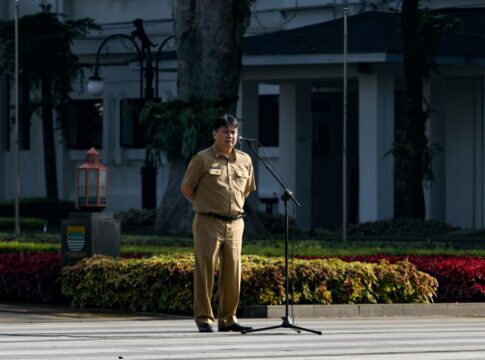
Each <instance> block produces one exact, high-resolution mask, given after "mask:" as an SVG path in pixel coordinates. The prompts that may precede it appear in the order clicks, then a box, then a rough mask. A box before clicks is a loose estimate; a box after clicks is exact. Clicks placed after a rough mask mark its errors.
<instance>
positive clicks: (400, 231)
mask: <svg viewBox="0 0 485 360" xmlns="http://www.w3.org/2000/svg"><path fill="white" fill-rule="evenodd" d="M453 230H456V228H455V227H452V226H450V225H448V224H445V223H442V222H439V221H434V220H426V221H422V220H417V219H405V218H399V219H389V220H380V221H373V222H366V223H361V224H349V226H348V229H347V232H348V234H349V235H352V236H366V237H367V236H377V237H383V236H386V237H393V236H396V235H397V236H407V237H411V236H421V237H423V236H424V237H432V236H436V235H444V234H447V233H449V232H451V231H453Z"/></svg>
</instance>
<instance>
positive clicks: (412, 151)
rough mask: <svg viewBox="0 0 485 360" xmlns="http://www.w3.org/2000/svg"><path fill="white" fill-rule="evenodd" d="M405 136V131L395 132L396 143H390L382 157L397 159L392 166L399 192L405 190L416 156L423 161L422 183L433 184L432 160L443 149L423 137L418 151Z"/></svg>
mask: <svg viewBox="0 0 485 360" xmlns="http://www.w3.org/2000/svg"><path fill="white" fill-rule="evenodd" d="M428 117H429V115H428V113H427V112H426V119H427V118H428ZM407 135H408V134H407V133H406V132H405V131H402V130H397V131H396V141H394V142H393V143H392V145H391V149H390V150H389V151H388V152H386V154H385V155H384V156H388V155H393V156H394V157H395V158H396V159H399V161H395V162H394V166H395V173H396V174H399V176H398V177H396V185H397V187H398V189H401V190H402V189H404V188H405V187H404V184H405V183H406V182H407V181H408V177H409V176H411V175H410V174H412V171H411V169H412V166H413V163H414V159H415V158H416V157H417V156H421V157H422V159H423V161H422V165H423V168H422V174H423V181H424V182H425V183H428V184H430V183H431V182H433V181H434V180H435V177H434V173H433V163H432V160H433V159H434V158H435V157H436V156H438V155H439V154H440V153H441V152H443V147H442V146H441V145H440V144H437V143H432V144H430V143H429V141H428V137H427V136H426V135H424V148H423V149H422V150H418V149H417V148H416V144H415V143H413V142H412V141H408V140H407V137H406V136H407ZM419 153H421V154H419Z"/></svg>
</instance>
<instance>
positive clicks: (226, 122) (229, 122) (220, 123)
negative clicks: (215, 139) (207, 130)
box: [212, 114, 239, 131]
mask: <svg viewBox="0 0 485 360" xmlns="http://www.w3.org/2000/svg"><path fill="white" fill-rule="evenodd" d="M229 126H230V127H233V128H235V129H237V128H238V127H239V122H238V121H237V119H236V117H235V116H233V115H230V114H225V115H223V116H220V117H218V118H217V119H215V120H214V124H213V125H212V130H213V131H217V130H219V129H220V128H221V127H226V128H227V127H229Z"/></svg>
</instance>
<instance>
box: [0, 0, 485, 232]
mask: <svg viewBox="0 0 485 360" xmlns="http://www.w3.org/2000/svg"><path fill="white" fill-rule="evenodd" d="M49 2H50V3H51V4H52V5H53V11H56V12H62V13H65V14H66V15H67V16H68V17H69V18H82V17H87V16H89V17H92V18H94V19H95V21H96V22H97V23H99V24H100V25H102V26H103V32H102V33H100V34H94V35H93V36H92V37H90V38H89V39H84V40H80V41H78V42H77V43H76V44H75V47H74V49H75V51H76V52H77V53H78V54H79V55H80V56H81V61H82V62H84V63H91V64H94V62H95V56H96V51H97V49H98V47H99V45H100V44H101V42H102V41H103V39H105V38H106V37H107V36H109V35H112V34H114V33H124V34H128V35H129V34H130V33H131V31H132V30H133V25H132V21H133V20H134V19H135V18H141V19H143V20H144V24H145V30H146V31H147V33H148V35H149V37H150V38H151V39H152V41H153V42H154V43H157V44H161V43H162V42H163V40H164V39H166V38H167V37H168V36H170V35H171V32H172V21H171V14H172V10H171V9H172V5H171V4H172V2H171V1H170V0H137V1H134V0H127V1H118V0H98V1H93V0H56V1H54V0H51V1H49ZM20 3H21V6H20V12H21V15H25V14H27V13H32V12H35V11H37V9H38V1H37V0H21V1H20ZM344 3H346V4H347V6H348V7H349V19H348V20H349V26H348V29H349V56H348V61H349V73H348V75H349V82H348V86H349V93H348V142H349V143H348V165H349V182H348V196H349V216H350V219H351V221H354V222H355V221H359V222H365V221H373V220H378V219H386V218H391V217H393V211H394V176H393V160H392V157H390V156H387V157H385V156H384V154H385V153H386V152H387V151H388V150H389V149H390V146H391V143H392V142H393V138H394V133H395V129H396V128H398V127H399V115H400V114H401V113H402V103H401V100H400V99H401V98H402V97H401V96H400V95H401V91H402V84H403V80H402V56H401V54H400V45H399V37H398V33H397V27H396V23H395V15H394V14H393V13H391V12H384V11H387V10H389V8H393V7H396V6H399V4H400V3H401V1H399V0H348V1H344V0H291V1H290V0H285V1H283V0H280V1H278V0H258V1H257V2H256V3H255V5H254V6H253V11H252V17H251V26H250V28H249V30H248V32H247V35H248V36H255V37H254V38H250V39H247V41H246V42H245V46H244V56H243V72H242V79H241V85H240V87H241V92H240V101H239V104H238V114H237V115H238V116H239V118H240V119H242V132H243V135H244V136H247V137H250V138H253V137H254V138H258V139H260V140H261V142H262V143H263V145H265V148H266V151H267V152H268V154H269V155H270V157H271V158H272V160H273V162H274V163H275V165H276V167H277V168H278V169H279V171H280V173H281V174H282V176H283V177H284V178H285V179H286V180H287V182H288V183H289V184H290V186H292V187H293V188H294V189H295V194H296V196H297V198H298V200H299V201H300V203H301V204H302V207H301V208H300V209H299V210H298V212H297V219H298V222H299V224H300V226H301V227H304V228H319V227H328V228H332V227H335V226H338V225H340V224H341V219H342V215H341V214H342V170H341V169H342V165H341V164H342V153H341V151H342V150H341V149H342V135H341V134H342V128H343V126H342V118H343V115H342V114H343V109H342V98H343V96H342V85H343V66H342V62H343V55H342V42H343V40H342V34H343V21H342V16H343V15H342V13H343V4H344ZM422 3H423V5H424V6H427V7H430V8H452V9H453V11H454V12H453V13H454V14H456V15H457V16H458V17H462V18H463V19H464V20H465V24H466V26H465V28H464V30H463V31H462V33H461V34H458V35H457V36H458V38H454V39H451V40H450V41H449V42H448V43H447V44H445V45H444V46H443V47H442V48H441V49H440V51H439V53H438V56H437V61H438V63H439V64H440V73H441V74H440V75H436V76H433V77H432V78H431V79H430V80H429V81H428V82H427V83H426V85H425V93H426V97H427V101H428V102H429V104H430V106H431V108H432V109H433V113H432V117H431V121H430V122H429V137H430V140H431V142H435V143H439V144H441V145H442V146H443V148H444V151H443V152H442V153H441V154H440V155H438V156H437V157H436V159H435V162H434V172H435V176H436V179H437V181H436V182H435V183H433V184H432V187H431V188H429V189H427V190H426V201H427V217H428V218H430V219H435V220H440V221H444V222H447V223H450V224H453V225H457V226H462V227H471V228H482V227H485V166H484V160H485V111H484V101H485V92H484V84H485V82H484V75H485V66H484V65H485V43H484V42H485V26H483V25H482V23H485V22H484V21H483V19H485V0H428V1H422ZM0 18H1V19H12V18H13V2H8V3H7V2H2V4H0ZM154 49H155V51H156V48H154ZM101 62H102V63H105V64H104V65H102V68H101V70H102V77H103V78H104V81H105V83H106V88H105V91H104V93H103V95H102V97H101V98H99V99H98V100H93V97H91V96H90V95H89V94H88V93H87V92H86V90H85V88H83V87H77V88H75V91H74V92H73V94H72V97H73V98H74V99H78V100H89V101H88V102H84V103H83V102H77V105H78V106H79V107H78V109H86V108H85V106H86V105H87V104H88V105H89V106H91V108H92V106H93V101H98V104H99V105H97V106H98V107H100V108H101V109H102V115H101V117H100V118H99V120H100V121H101V124H99V123H98V124H96V123H95V121H91V122H90V124H89V125H87V124H86V123H85V122H84V120H85V119H86V118H87V117H90V118H91V120H93V119H94V120H96V117H95V116H93V112H92V110H91V115H89V116H86V117H83V118H82V120H83V122H82V123H81V122H79V123H78V124H76V123H73V124H72V129H73V132H70V133H69V135H67V134H66V135H65V136H61V134H59V133H56V136H57V140H58V141H57V153H56V156H57V158H56V161H57V169H58V182H59V196H60V198H62V199H70V200H74V197H75V189H74V183H75V179H74V175H75V169H76V167H77V166H78V165H79V164H80V163H81V162H83V160H84V158H85V155H84V154H85V151H86V149H85V147H86V146H87V144H92V143H97V144H98V145H101V149H100V150H101V153H102V159H103V162H104V163H105V164H106V165H108V167H109V174H110V176H109V179H110V180H109V181H110V182H109V201H108V203H109V209H108V210H110V211H119V210H126V209H129V208H139V207H140V206H141V178H140V171H139V169H140V167H141V166H142V165H143V161H144V150H143V149H142V148H136V136H135V137H133V136H132V135H133V133H132V132H133V129H134V128H133V127H127V126H128V125H129V124H128V125H127V123H123V124H122V121H121V118H122V114H123V112H122V109H121V104H122V100H123V99H126V98H137V97H138V96H139V86H140V82H139V67H138V64H137V61H135V60H134V56H133V49H128V48H126V47H125V46H123V44H121V43H119V42H116V41H113V42H112V43H111V45H110V47H109V52H107V51H106V52H103V53H102V56H101ZM159 70H160V72H159V82H158V90H159V94H160V96H161V97H162V99H163V100H166V99H170V98H171V97H173V96H175V95H176V93H177V90H176V81H175V80H176V63H175V61H174V60H170V59H169V60H163V61H161V62H160V63H159ZM91 71H92V69H88V68H86V72H85V74H86V78H87V77H89V76H91ZM1 84H2V87H1V92H0V108H1V112H0V200H4V199H12V198H13V197H14V191H15V190H14V174H13V171H12V170H11V169H13V168H14V152H13V131H12V125H11V124H9V121H8V118H9V116H8V110H7V109H8V106H7V104H8V101H9V100H8V96H7V82H6V79H3V80H2V83H1ZM75 86H76V85H75ZM94 105H95V104H94ZM90 126H92V127H93V129H95V130H98V131H97V132H93V133H94V134H96V133H97V134H100V132H99V129H102V136H101V137H98V138H96V137H94V138H93V137H92V136H91V135H92V134H93V133H91V134H90V132H89V131H88V129H89V127H90ZM41 132H42V129H41V125H40V122H39V121H35V120H34V121H32V126H31V127H30V149H29V150H23V151H21V155H20V162H21V193H22V197H33V196H39V197H42V196H44V194H45V185H44V174H43V160H42V159H43V157H42V143H41V142H42V136H41ZM7 170H8V171H7ZM257 170H258V194H257V197H254V198H253V199H252V201H253V202H254V203H257V204H258V205H259V206H260V208H261V209H264V208H265V207H264V204H263V203H262V202H260V201H258V200H259V199H263V200H264V199H268V198H272V197H274V196H278V197H279V195H280V194H281V189H280V187H279V185H278V184H277V183H276V182H275V181H274V179H273V178H272V177H271V176H270V174H269V173H268V172H267V171H266V169H264V167H263V166H262V165H261V164H259V165H258V169H257ZM167 179H168V166H167V164H162V165H161V167H160V168H159V169H158V177H157V196H158V200H157V201H161V199H162V196H163V192H164V189H165V186H166V183H167ZM275 194H276V195H275ZM278 206H279V211H281V210H282V204H281V201H279V204H278Z"/></svg>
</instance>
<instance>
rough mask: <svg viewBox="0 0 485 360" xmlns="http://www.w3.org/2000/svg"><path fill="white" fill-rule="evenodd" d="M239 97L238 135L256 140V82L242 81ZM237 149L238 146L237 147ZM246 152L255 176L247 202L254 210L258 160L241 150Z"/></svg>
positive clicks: (257, 108) (256, 204)
mask: <svg viewBox="0 0 485 360" xmlns="http://www.w3.org/2000/svg"><path fill="white" fill-rule="evenodd" d="M239 94H241V97H240V99H239V101H238V104H237V110H236V116H237V118H238V120H239V121H240V127H241V129H240V133H241V135H242V136H244V137H248V138H251V139H257V138H258V137H259V94H258V82H257V81H243V80H241V83H240V91H239ZM238 147H239V146H238ZM242 150H243V151H245V152H247V153H248V154H249V155H250V156H251V159H252V161H253V168H254V175H255V176H256V184H257V185H256V188H257V189H256V193H254V192H253V193H252V194H251V195H250V196H249V197H248V199H247V201H248V202H249V204H250V205H251V206H252V207H253V208H254V209H258V207H259V197H258V191H259V190H258V188H259V185H258V183H259V176H260V174H259V172H258V167H259V160H258V158H257V157H256V156H255V155H254V154H253V153H252V151H250V150H249V149H248V148H247V147H246V146H245V147H244V148H243V149H242Z"/></svg>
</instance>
